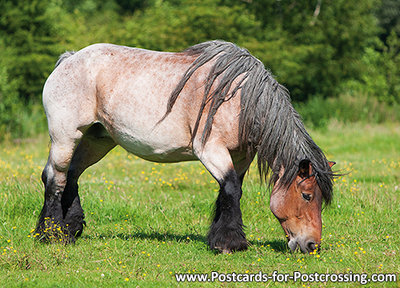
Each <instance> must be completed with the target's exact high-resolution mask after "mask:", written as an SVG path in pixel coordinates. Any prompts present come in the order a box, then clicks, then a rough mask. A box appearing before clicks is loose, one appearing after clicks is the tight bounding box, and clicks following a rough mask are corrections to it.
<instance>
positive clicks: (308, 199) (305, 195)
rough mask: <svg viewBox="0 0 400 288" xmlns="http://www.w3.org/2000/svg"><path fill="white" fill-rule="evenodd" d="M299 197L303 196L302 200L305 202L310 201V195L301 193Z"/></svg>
mask: <svg viewBox="0 0 400 288" xmlns="http://www.w3.org/2000/svg"><path fill="white" fill-rule="evenodd" d="M301 196H303V199H304V200H306V201H310V200H311V194H307V193H301Z"/></svg>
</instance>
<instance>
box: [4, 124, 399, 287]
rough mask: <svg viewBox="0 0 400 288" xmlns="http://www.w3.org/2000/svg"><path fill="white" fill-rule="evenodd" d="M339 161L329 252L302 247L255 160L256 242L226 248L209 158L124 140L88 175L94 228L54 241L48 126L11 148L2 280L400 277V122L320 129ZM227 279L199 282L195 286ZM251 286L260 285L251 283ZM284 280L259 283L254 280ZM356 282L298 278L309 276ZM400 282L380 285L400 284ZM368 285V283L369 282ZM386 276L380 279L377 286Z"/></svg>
mask: <svg viewBox="0 0 400 288" xmlns="http://www.w3.org/2000/svg"><path fill="white" fill-rule="evenodd" d="M310 134H311V136H312V137H313V138H314V140H315V141H316V142H317V144H318V145H319V146H320V147H321V148H322V149H323V150H324V151H325V153H326V155H327V156H328V159H329V160H333V161H336V162H337V164H336V165H335V167H334V168H336V169H337V170H339V172H342V173H348V174H347V175H345V176H343V177H340V178H338V179H336V181H335V188H334V200H333V202H332V204H331V205H330V206H329V207H326V208H325V209H324V210H323V212H322V219H323V232H322V234H323V236H322V237H323V240H322V248H321V251H320V252H319V253H315V254H312V255H304V254H300V253H298V252H296V253H291V252H290V251H289V249H288V248H287V244H286V240H285V237H284V233H283V230H282V229H281V227H280V225H279V223H278V221H277V220H276V219H275V218H274V216H273V215H272V213H271V212H270V210H269V192H268V191H267V190H266V187H265V186H263V185H260V182H259V178H258V175H257V169H256V168H255V166H254V165H253V167H252V168H251V170H250V173H249V174H248V175H247V176H246V178H245V182H244V189H243V190H244V194H243V198H242V202H241V203H242V211H243V221H244V224H245V225H246V228H245V231H246V234H247V238H248V240H249V241H250V243H251V246H250V248H249V250H248V251H245V252H238V253H234V254H228V255H222V254H215V253H213V252H212V251H210V250H208V248H207V244H206V234H207V231H208V227H209V224H210V221H211V211H212V209H213V203H214V201H215V199H216V197H217V193H218V185H217V183H216V182H215V181H214V180H213V178H212V177H211V176H210V175H209V174H208V172H207V171H205V169H204V167H203V166H201V164H200V163H198V162H191V163H178V164H156V163H150V162H146V161H144V160H141V159H139V158H137V157H135V156H133V155H130V154H128V153H127V152H125V151H124V150H123V149H121V148H116V149H115V150H113V151H112V152H111V153H110V154H109V155H108V156H107V157H106V158H105V159H103V160H102V161H101V162H100V163H98V164H97V165H95V166H94V167H92V168H90V169H88V170H87V171H86V172H85V173H84V175H83V176H82V177H81V180H80V191H81V192H80V193H81V199H82V205H83V208H84V210H85V215H86V222H87V227H86V229H85V231H84V233H83V235H82V237H81V238H80V239H78V241H77V242H76V244H74V245H67V246H65V245H63V244H43V243H40V242H38V241H36V239H35V236H36V235H35V234H33V229H34V228H35V224H36V221H37V218H38V214H39V212H40V209H41V206H42V202H43V186H42V183H41V181H40V174H41V170H42V169H43V167H44V165H45V163H46V158H47V153H48V149H49V144H48V143H49V140H48V137H47V136H45V135H42V136H38V137H37V138H35V139H30V140H24V141H20V142H18V143H3V144H2V145H1V146H0V147H1V148H0V247H1V250H0V253H1V254H0V283H1V284H0V286H6V287H16V286H18V287H37V286H41V287H65V286H68V287H71V286H72V287H121V286H133V287H136V286H140V287H166V286H176V285H177V282H176V278H175V273H190V274H195V273H211V271H218V272H220V273H232V272H235V273H244V274H245V273H258V272H260V271H262V272H264V273H268V274H270V273H273V271H275V270H276V271H277V272H279V273H290V274H293V272H294V271H300V272H302V273H314V272H319V273H347V274H349V273H353V274H354V273H368V275H369V276H371V275H372V274H373V273H397V277H398V278H399V277H400V274H399V273H400V270H399V263H400V255H399V254H400V239H399V231H400V221H399V215H400V127H399V125H396V124H387V125H383V124H382V125H365V124H364V125H361V124H354V125H351V126H350V125H343V124H340V123H332V124H331V125H329V127H328V128H327V129H326V130H324V131H322V130H317V131H310ZM207 285H209V286H210V287H211V285H212V286H226V283H221V282H218V281H217V282H214V283H208V282H207V283H196V284H193V283H192V284H190V286H194V287H208V286H207ZM240 285H243V287H246V286H248V285H249V284H243V283H242V284H239V286H240ZM258 285H259V286H261V287H265V286H269V285H271V286H270V287H274V286H283V284H282V285H281V284H279V283H271V282H266V283H252V284H251V285H250V286H258ZM354 285H355V284H354V283H344V284H340V285H339V284H337V283H332V282H329V283H327V284H325V283H311V282H309V281H306V282H296V283H293V282H291V283H290V286H297V287H308V286H311V287H320V286H324V287H325V286H328V287H337V286H339V287H353V286H354ZM399 285H400V282H397V283H393V282H392V283H384V284H379V285H378V287H379V286H380V287H399ZM356 286H361V285H360V284H357V285H356ZM368 286H370V287H377V284H376V283H370V284H368V285H367V287H368Z"/></svg>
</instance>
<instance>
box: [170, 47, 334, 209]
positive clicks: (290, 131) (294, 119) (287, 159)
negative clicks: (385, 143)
mask: <svg viewBox="0 0 400 288" xmlns="http://www.w3.org/2000/svg"><path fill="white" fill-rule="evenodd" d="M183 53H186V54H188V55H193V56H197V58H196V60H195V61H194V62H193V63H192V64H191V66H190V67H189V68H188V70H187V71H186V73H185V74H184V76H183V77H182V79H181V80H180V82H179V83H178V85H177V86H176V87H175V89H174V91H173V92H172V93H171V96H170V98H169V101H168V104H167V112H166V114H165V116H164V118H165V117H166V116H167V115H168V114H169V113H170V112H171V110H172V107H173V106H174V104H175V102H176V100H177V98H178V96H179V94H180V92H181V91H182V89H183V88H184V86H185V84H186V83H187V81H188V80H189V79H190V77H191V76H192V75H193V73H194V72H195V71H196V70H197V69H198V68H200V67H201V66H203V65H204V64H206V63H208V62H209V61H213V62H214V64H213V66H212V68H211V70H210V72H209V74H208V77H207V80H206V83H205V89H204V94H203V100H202V103H201V107H200V110H199V114H198V116H197V121H196V123H195V126H194V129H193V133H192V141H193V139H194V137H195V136H196V133H197V130H198V127H199V123H200V119H201V117H202V116H203V114H204V113H203V112H204V109H205V107H206V105H207V104H209V103H210V104H209V111H208V115H207V119H206V124H205V127H204V130H203V134H202V143H203V144H204V143H205V142H206V141H207V139H208V137H209V135H210V133H211V129H212V123H213V118H214V115H215V114H216V112H217V110H218V108H219V107H220V106H221V105H222V103H224V102H225V101H229V100H230V99H231V98H232V97H235V96H236V94H237V92H238V91H239V90H241V91H240V101H241V111H240V116H239V137H240V143H245V144H246V145H247V152H248V153H254V152H255V153H257V163H258V171H259V174H260V177H261V178H262V179H264V180H265V179H266V177H267V175H268V174H269V171H271V172H272V175H271V176H270V179H269V185H270V186H271V185H272V184H275V183H276V181H277V180H278V179H280V180H279V183H280V185H283V186H285V187H289V185H290V184H291V183H292V182H293V181H294V179H295V178H296V176H297V174H298V171H299V163H300V161H301V160H304V159H307V160H309V161H310V162H311V164H312V167H313V170H314V172H316V174H315V175H316V180H317V183H318V185H319V187H320V189H321V191H322V196H323V199H324V200H325V203H327V204H329V203H330V201H331V199H332V186H333V185H332V184H333V183H332V182H333V177H334V174H333V173H332V170H331V168H330V166H329V162H328V160H327V159H326V157H325V155H324V153H323V152H322V150H321V149H320V148H319V147H318V146H317V145H316V144H315V142H314V141H313V140H312V139H311V137H310V135H309V134H308V133H307V131H306V130H305V128H304V125H303V123H302V121H301V117H300V115H299V114H298V113H297V111H296V110H295V109H294V108H293V106H292V104H291V100H290V96H289V92H288V90H287V89H286V88H285V87H283V86H282V85H280V84H279V83H278V82H277V81H276V80H275V79H274V78H273V76H272V75H271V73H270V72H268V71H267V70H266V69H265V67H264V65H263V63H262V62H261V61H259V60H258V59H257V58H255V57H254V56H252V55H251V54H250V53H249V52H248V51H247V50H246V49H242V48H239V47H238V46H236V45H235V44H232V43H229V42H224V41H209V42H204V43H200V44H197V45H194V46H192V47H189V48H187V49H186V50H184V51H183ZM216 80H217V81H216ZM235 80H236V82H235ZM234 82H235V85H236V86H234V87H232V84H233V83H234ZM212 87H213V90H212V91H211V88H212ZM164 118H163V119H164ZM253 155H254V154H253ZM282 167H283V168H284V172H283V175H281V177H279V172H280V170H281V168H282Z"/></svg>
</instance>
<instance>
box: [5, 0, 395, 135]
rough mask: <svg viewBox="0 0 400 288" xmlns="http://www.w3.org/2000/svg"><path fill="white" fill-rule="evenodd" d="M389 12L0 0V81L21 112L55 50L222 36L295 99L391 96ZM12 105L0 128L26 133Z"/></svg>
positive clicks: (318, 4)
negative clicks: (244, 50)
mask: <svg viewBox="0 0 400 288" xmlns="http://www.w3.org/2000/svg"><path fill="white" fill-rule="evenodd" d="M398 15H400V5H399V2H398V1H395V0H365V1H361V2H360V1H356V0H335V1H334V0H324V1H322V0H315V1H309V0H296V1H294V0H291V1H276V0H258V1H236V0H218V1H215V0H205V1H201V0H182V1H177V0H164V1H160V0H146V1H138V0H135V1H127V0H102V1H100V0H81V1H77V0H50V1H41V0H32V1H29V3H28V2H26V3H25V2H21V1H16V0H0V16H1V17H0V43H2V44H1V45H2V47H6V49H2V51H0V56H1V57H2V59H1V63H2V68H1V72H0V74H1V79H2V80H1V81H3V82H2V83H4V84H2V85H3V86H4V87H1V88H0V89H1V91H3V92H2V94H4V93H5V94H7V95H8V96H7V97H8V98H9V99H13V100H12V101H11V102H12V103H13V105H14V106H15V107H16V106H18V105H19V106H21V107H22V106H23V107H24V111H25V113H27V114H29V113H30V110H31V109H32V105H38V104H39V103H40V99H41V97H40V94H41V90H42V87H43V84H44V82H45V80H46V78H47V76H48V75H49V74H50V73H51V71H52V69H53V68H54V63H55V62H56V60H57V57H58V55H59V54H61V53H62V52H64V51H65V50H79V49H81V48H83V47H85V46H87V45H90V44H93V43H98V42H112V43H116V44H121V45H129V46H138V47H143V48H146V49H154V50H165V51H179V50H182V49H184V48H186V47H188V46H190V45H193V44H195V43H199V42H202V41H206V40H212V39H223V40H227V41H231V42H235V43H237V44H238V45H240V46H242V47H246V48H247V49H248V50H249V51H250V52H251V53H252V54H253V55H255V56H256V57H258V58H259V59H260V60H262V61H263V63H264V64H265V66H266V67H267V68H268V69H270V70H271V71H272V72H273V74H274V75H276V78H277V80H278V81H279V82H280V83H282V84H284V85H285V86H287V87H288V88H289V90H290V91H291V95H292V98H293V100H294V101H295V102H304V101H307V100H310V101H312V99H313V98H314V97H318V99H326V98H337V97H339V96H340V95H341V94H345V95H347V94H351V95H356V94H364V95H368V97H373V98H376V99H377V100H378V101H380V102H384V103H388V104H393V103H400V84H399V81H398V79H399V76H400V63H399V62H400V60H399V59H400V52H399V51H400V28H399V27H400V26H399V25H400V24H399V23H400V22H399V20H398V19H400V18H399V17H398ZM5 79H9V80H5ZM4 91H6V92H4ZM2 97H3V98H2V99H5V98H4V97H5V96H2ZM3 101H4V103H3V107H6V106H7V107H9V105H10V104H9V102H7V101H8V100H7V101H6V100H3ZM317 101H318V100H317ZM7 103H8V104H7ZM15 107H14V108H12V109H11V108H10V109H8V108H7V109H6V111H8V112H7V113H8V114H10V115H4V116H2V118H1V119H0V126H2V127H3V129H6V130H7V131H13V135H15V136H27V135H25V134H24V133H25V132H23V131H27V130H28V129H24V128H23V125H25V123H20V124H17V123H16V122H18V121H17V120H13V121H14V123H12V122H10V119H16V118H17V117H16V116H15V115H17V114H18V112H16V111H18V109H17V108H15ZM3 109H5V108H3ZM15 113H16V114H15ZM42 118H43V117H38V119H40V120H39V121H42V120H41V119H42ZM7 119H8V120H7ZM21 125H22V126H21ZM42 126H43V123H38V124H37V125H36V127H42ZM18 127H20V128H21V129H20V128H18Z"/></svg>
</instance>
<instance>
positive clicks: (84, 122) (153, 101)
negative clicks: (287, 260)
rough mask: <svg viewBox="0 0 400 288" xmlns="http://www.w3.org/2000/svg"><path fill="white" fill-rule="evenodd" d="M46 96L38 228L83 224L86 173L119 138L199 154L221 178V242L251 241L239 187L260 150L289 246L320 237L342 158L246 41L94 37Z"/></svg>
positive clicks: (167, 154)
mask: <svg viewBox="0 0 400 288" xmlns="http://www.w3.org/2000/svg"><path fill="white" fill-rule="evenodd" d="M43 105H44V108H45V111H46V115H47V119H48V128H49V134H50V138H51V148H50V153H49V158H48V161H47V164H46V166H45V168H44V170H43V173H42V180H43V183H44V185H45V197H44V198H45V200H44V206H43V209H42V211H41V214H40V218H39V221H38V224H37V228H36V233H38V234H39V235H40V236H39V237H40V239H42V240H49V239H50V238H51V235H52V233H53V234H54V233H57V231H58V232H59V233H60V234H62V236H64V237H65V239H67V240H65V241H66V242H74V241H75V238H76V237H78V236H80V235H81V233H82V231H83V224H85V221H84V213H83V209H82V207H81V203H80V199H79V195H78V184H77V183H78V178H79V176H80V175H81V174H82V173H83V171H84V170H85V169H86V168H88V167H89V166H91V165H93V164H94V163H96V162H97V161H99V160H100V159H101V158H103V157H104V156H105V155H106V154H107V153H108V152H109V151H110V150H111V149H113V148H114V147H115V146H116V145H121V146H122V147H123V148H124V149H126V150H127V151H129V152H130V153H133V154H135V155H137V156H139V157H141V158H143V159H146V160H150V161H155V162H179V161H189V160H200V161H201V163H202V164H203V165H204V166H205V167H206V169H207V170H208V171H209V172H210V173H211V175H212V176H213V177H214V178H215V179H216V180H217V182H218V184H219V186H220V190H219V194H218V198H217V201H216V207H215V216H214V220H213V221H212V224H211V227H210V231H209V233H208V244H209V246H210V248H211V249H215V250H218V251H220V252H224V253H227V252H228V253H229V252H231V251H239V250H245V249H246V248H247V247H248V242H247V240H246V237H245V233H244V231H243V222H242V213H241V210H240V199H241V197H242V188H241V187H242V182H243V178H244V176H245V173H246V171H247V170H248V168H249V166H250V164H251V162H252V160H253V158H254V157H255V156H256V155H257V158H258V159H257V160H258V169H259V173H260V176H261V178H262V179H265V178H266V176H268V175H270V181H269V185H271V186H272V187H273V188H272V193H271V202H270V203H271V204H270V207H271V210H272V212H273V214H274V215H275V216H276V217H277V218H278V220H279V221H280V223H281V225H282V228H283V229H284V231H285V233H286V237H287V239H288V243H289V247H290V249H291V250H296V248H297V247H299V248H300V250H301V251H302V252H311V251H313V250H315V249H316V247H318V245H319V244H320V241H321V206H322V202H323V201H325V202H326V203H329V202H330V200H331V197H332V180H333V177H334V174H333V173H332V170H331V166H332V164H333V163H332V162H329V161H327V159H326V157H325V156H324V154H323V153H322V151H321V149H320V148H319V147H318V146H317V145H316V144H315V143H314V141H313V140H312V139H311V137H310V136H309V134H308V133H307V132H306V130H305V129H304V126H303V124H302V122H301V119H300V116H299V114H298V113H297V112H296V111H295V110H294V108H293V106H292V105H291V102H290V97H289V93H288V91H287V90H286V89H285V88H284V87H283V86H281V85H280V84H279V83H278V82H277V81H276V80H275V79H274V78H273V77H272V76H271V74H270V73H269V72H268V71H267V70H266V69H265V68H264V65H263V64H262V63H261V62H260V61H259V60H258V59H256V58H255V57H253V56H252V55H251V54H250V53H249V52H248V51H247V50H245V49H242V48H239V47H237V46H236V45H234V44H232V43H228V42H223V41H210V42H205V43H201V44H198V45H195V46H192V47H190V48H188V49H186V50H184V51H183V52H180V53H169V52H155V51H148V50H144V49H137V48H130V47H124V46H117V45H111V44H95V45H91V46H89V47H86V48H84V49H82V50H80V51H78V52H66V53H64V54H63V55H61V57H60V59H59V61H58V62H57V63H56V68H55V69H54V71H53V72H52V73H51V75H50V76H49V78H48V79H47V81H46V83H45V85H44V90H43ZM270 171H271V173H269V172H270ZM267 174H268V175H267ZM55 227H57V229H56V228H55Z"/></svg>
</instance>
